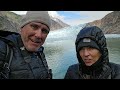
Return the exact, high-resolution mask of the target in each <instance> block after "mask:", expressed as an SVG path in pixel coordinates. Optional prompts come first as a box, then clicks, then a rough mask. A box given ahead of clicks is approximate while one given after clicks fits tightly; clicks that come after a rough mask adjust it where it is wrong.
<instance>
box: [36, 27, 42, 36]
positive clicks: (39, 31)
mask: <svg viewBox="0 0 120 90" xmlns="http://www.w3.org/2000/svg"><path fill="white" fill-rule="evenodd" d="M35 37H37V38H41V37H42V30H41V29H39V30H36V32H35Z"/></svg>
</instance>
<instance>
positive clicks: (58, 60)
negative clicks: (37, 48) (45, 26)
mask: <svg viewBox="0 0 120 90" xmlns="http://www.w3.org/2000/svg"><path fill="white" fill-rule="evenodd" d="M82 28H83V25H79V26H73V27H67V28H64V29H61V30H56V31H51V32H50V33H49V35H48V37H47V39H46V42H45V44H44V47H45V51H44V53H45V56H46V59H47V61H48V65H49V67H50V68H51V69H52V71H53V79H63V78H64V76H65V73H66V71H67V69H68V67H69V66H70V65H72V64H75V63H78V61H77V58H76V51H75V40H76V36H77V34H78V32H79V31H80V30H81V29H82ZM105 36H106V38H107V46H108V50H109V60H110V61H111V62H115V63H119V64H120V34H108V35H105Z"/></svg>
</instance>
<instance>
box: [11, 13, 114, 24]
mask: <svg viewBox="0 0 120 90" xmlns="http://www.w3.org/2000/svg"><path fill="white" fill-rule="evenodd" d="M12 12H15V13H17V14H20V15H23V14H25V13H26V12H27V11H12ZM110 12H112V11H48V13H49V15H50V16H52V17H54V18H58V19H60V20H62V21H63V22H65V23H67V24H69V25H72V26H73V25H79V24H84V23H88V22H92V21H94V20H98V19H102V18H103V17H104V16H105V15H106V14H108V13H110Z"/></svg>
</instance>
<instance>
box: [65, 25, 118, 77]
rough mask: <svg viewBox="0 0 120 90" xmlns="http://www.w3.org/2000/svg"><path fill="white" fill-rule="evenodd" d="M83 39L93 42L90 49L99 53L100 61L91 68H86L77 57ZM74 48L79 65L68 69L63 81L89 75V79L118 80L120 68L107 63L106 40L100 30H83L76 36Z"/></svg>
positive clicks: (87, 28)
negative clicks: (95, 49)
mask: <svg viewBox="0 0 120 90" xmlns="http://www.w3.org/2000/svg"><path fill="white" fill-rule="evenodd" d="M84 38H90V39H91V40H92V41H93V42H95V43H94V44H92V46H90V47H93V48H97V49H98V50H99V51H100V52H101V57H100V59H99V60H98V61H97V62H95V63H94V64H93V65H91V66H86V65H85V63H84V62H83V60H82V58H81V57H80V55H79V50H80V49H81V48H82V43H81V40H83V39H84ZM75 46H76V55H77V59H78V62H79V64H75V65H71V66H70V67H69V69H68V70H67V73H66V75H65V79H86V76H85V75H86V74H87V75H90V78H91V79H111V78H120V75H119V73H120V66H119V65H117V64H114V63H110V62H109V55H108V49H107V43H106V38H105V36H104V33H103V32H102V30H101V29H100V28H98V27H96V26H92V27H85V28H83V29H82V30H81V31H80V32H79V33H78V35H77V38H76V42H75ZM84 46H89V45H88V44H86V45H84Z"/></svg>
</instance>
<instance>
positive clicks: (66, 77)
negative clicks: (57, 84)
mask: <svg viewBox="0 0 120 90" xmlns="http://www.w3.org/2000/svg"><path fill="white" fill-rule="evenodd" d="M70 72H71V70H70V67H69V68H68V70H67V72H66V74H65V77H64V79H71V74H70Z"/></svg>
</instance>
